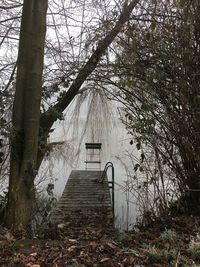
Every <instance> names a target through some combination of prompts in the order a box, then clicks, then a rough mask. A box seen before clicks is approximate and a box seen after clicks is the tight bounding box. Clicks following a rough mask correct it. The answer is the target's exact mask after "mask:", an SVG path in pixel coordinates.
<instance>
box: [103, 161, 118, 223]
mask: <svg viewBox="0 0 200 267" xmlns="http://www.w3.org/2000/svg"><path fill="white" fill-rule="evenodd" d="M110 167H111V168H112V181H111V189H112V194H111V196H112V213H113V218H114V216H115V191H114V184H115V170H114V166H113V163H112V162H110V161H109V162H107V163H106V165H105V168H104V170H103V173H102V175H101V177H100V179H99V182H103V180H104V178H105V176H106V173H107V171H108V169H109V168H110ZM109 188H110V187H109Z"/></svg>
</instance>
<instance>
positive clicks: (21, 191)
mask: <svg viewBox="0 0 200 267" xmlns="http://www.w3.org/2000/svg"><path fill="white" fill-rule="evenodd" d="M47 6H48V1H47V0H24V4H23V13H22V22H21V30H20V42H19V52H18V62H17V78H16V92H15V97H14V104H13V117H12V123H13V138H12V140H11V158H10V177H9V192H8V203H7V206H6V211H5V223H6V225H7V226H8V227H13V228H15V229H24V228H27V227H30V225H31V219H32V203H33V199H34V178H35V175H36V161H37V151H38V132H39V119H40V104H41V87H42V71H43V60H44V43H45V33H46V12H47Z"/></svg>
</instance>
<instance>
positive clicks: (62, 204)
mask: <svg viewBox="0 0 200 267" xmlns="http://www.w3.org/2000/svg"><path fill="white" fill-rule="evenodd" d="M101 174H102V171H88V170H86V171H72V172H71V174H70V177H69V179H68V181H67V184H66V186H65V189H64V192H63V194H62V196H61V198H60V200H59V202H58V203H57V206H56V208H55V209H54V210H53V212H52V214H51V215H50V221H51V222H53V223H61V222H63V223H67V224H71V223H72V224H73V225H78V226H80V225H82V226H83V225H88V224H89V225H90V224H92V225H93V226H95V224H100V223H101V222H102V223H103V224H105V223H108V224H110V223H112V221H113V215H112V207H111V197H110V190H109V186H108V180H107V178H105V179H104V181H103V183H99V182H98V181H97V180H98V179H99V178H100V177H101Z"/></svg>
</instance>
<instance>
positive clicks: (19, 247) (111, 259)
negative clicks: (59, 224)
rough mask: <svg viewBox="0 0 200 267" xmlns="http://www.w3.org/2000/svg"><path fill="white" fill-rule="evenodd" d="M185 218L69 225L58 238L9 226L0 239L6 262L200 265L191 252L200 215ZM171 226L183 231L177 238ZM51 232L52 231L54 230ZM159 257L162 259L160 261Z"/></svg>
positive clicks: (31, 265) (33, 265)
mask: <svg viewBox="0 0 200 267" xmlns="http://www.w3.org/2000/svg"><path fill="white" fill-rule="evenodd" d="M182 220H183V219H182V218H171V219H167V220H166V221H165V222H163V221H161V223H157V222H156V223H154V224H153V225H151V226H149V227H148V228H147V229H142V230H141V231H132V232H130V233H117V232H116V231H114V230H113V229H102V228H100V229H99V228H98V229H95V228H92V227H88V228H86V227H85V228H68V227H65V226H64V227H63V228H60V229H59V232H57V233H60V234H61V235H60V236H57V238H58V239H57V240H55V239H53V240H51V239H46V240H45V239H44V238H42V239H38V240H35V239H32V240H31V239H27V240H26V239H24V238H23V239H18V240H15V238H16V237H15V236H14V235H13V234H12V233H11V232H10V233H9V232H8V231H7V230H6V231H4V232H0V237H1V239H0V241H1V240H3V242H2V243H0V266H1V267H8V266H9V267H11V266H22V267H68V266H70V267H75V266H77V267H101V266H102V267H132V266H137V265H138V266H162V267H164V266H165V267H168V266H173V264H176V266H177V267H180V266H187V265H188V266H189V263H190V262H191V261H192V262H195V264H196V265H197V266H198V264H199V261H200V260H199V261H198V259H197V258H195V255H193V256H191V255H189V253H188V246H189V245H190V244H191V240H192V238H194V236H195V235H196V236H197V231H199V233H200V229H199V225H200V218H199V217H195V218H194V217H189V218H187V220H188V221H187V224H186V225H187V227H186V226H184V225H183V222H182ZM166 227H170V228H168V229H173V232H176V233H177V235H178V239H177V240H178V241H177V242H174V241H173V240H172V237H173V236H172V233H173V232H172V231H171V232H170V231H167V232H165V235H163V231H165V230H166ZM53 229H55V228H53ZM195 229H196V230H195ZM198 229H199V230H198ZM48 231H49V232H48V233H50V235H49V236H52V235H51V229H48ZM52 231H53V230H52ZM166 233H167V234H168V236H167V235H166ZM170 233H171V236H169V234H170ZM159 237H162V238H159ZM169 237H170V238H169ZM172 241H173V242H172ZM176 246H177V247H176ZM152 248H154V249H152ZM173 251H175V252H173ZM176 251H177V253H176ZM178 253H179V254H178ZM177 255H178V256H177ZM189 257H190V259H189ZM153 261H155V262H157V263H155V264H154V263H153ZM159 261H160V262H159ZM177 262H178V263H177ZM156 264H157V265H156ZM181 264H182V265H181Z"/></svg>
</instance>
